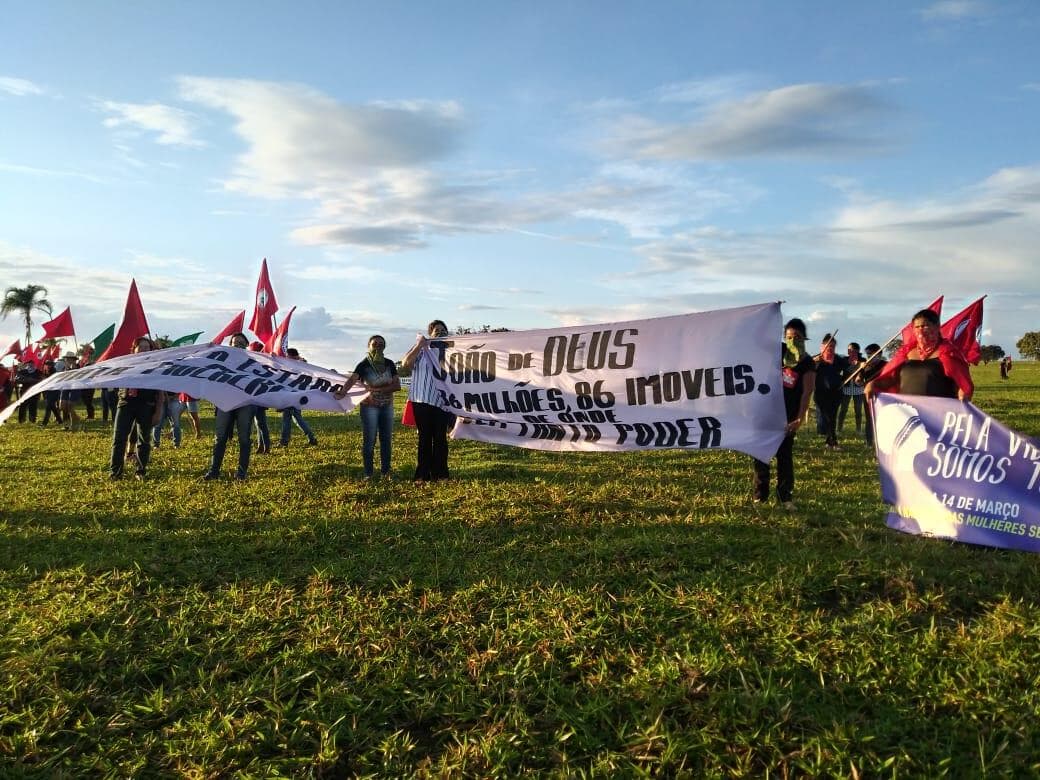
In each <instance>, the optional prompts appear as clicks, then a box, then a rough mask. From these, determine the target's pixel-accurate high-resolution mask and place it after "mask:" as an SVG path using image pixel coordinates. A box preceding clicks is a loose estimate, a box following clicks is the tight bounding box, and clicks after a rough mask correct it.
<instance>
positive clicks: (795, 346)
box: [784, 336, 805, 368]
mask: <svg viewBox="0 0 1040 780" xmlns="http://www.w3.org/2000/svg"><path fill="white" fill-rule="evenodd" d="M784 345H785V346H786V347H787V349H785V350H784V365H785V366H787V367H788V368H794V367H795V366H796V365H798V361H800V360H801V359H802V357H803V356H804V355H805V339H803V338H802V337H801V336H793V337H791V338H789V339H784Z"/></svg>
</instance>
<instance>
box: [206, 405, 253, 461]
mask: <svg viewBox="0 0 1040 780" xmlns="http://www.w3.org/2000/svg"><path fill="white" fill-rule="evenodd" d="M255 414H256V413H255V411H254V408H253V405H252V404H248V405H246V406H240V407H238V408H237V409H232V410H231V411H230V412H225V411H224V410H223V409H217V434H216V437H215V438H214V439H213V459H212V460H211V461H210V464H209V473H210V474H214V475H216V474H219V473H220V464H221V463H223V462H224V450H225V449H226V448H227V443H228V440H229V439H230V438H231V432H232V431H233V430H235V429H237V430H238V471H236V472H235V476H236V477H238V478H239V479H245V478H246V474H247V473H248V472H249V454H250V450H251V449H252V444H251V443H250V439H249V437H250V434H251V433H252V432H253V416H254V415H255Z"/></svg>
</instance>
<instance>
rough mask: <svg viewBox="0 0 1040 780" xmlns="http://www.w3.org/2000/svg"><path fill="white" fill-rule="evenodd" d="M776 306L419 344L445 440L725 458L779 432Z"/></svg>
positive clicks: (775, 443) (767, 442)
mask: <svg viewBox="0 0 1040 780" xmlns="http://www.w3.org/2000/svg"><path fill="white" fill-rule="evenodd" d="M780 330H781V329H780V305H779V304H777V303H768V304H761V305H758V306H745V307H742V308H738V309H726V310H722V311H713V312H702V313H700V314H685V315H681V316H676V317H659V318H657V319H649V320H633V321H630V322H615V323H607V324H604V325H583V326H574V327H569V328H556V329H553V330H531V331H519V332H504V333H480V334H476V335H470V336H455V337H448V338H444V339H435V340H431V341H428V342H427V343H426V347H424V349H426V350H427V355H426V359H428V360H432V361H433V365H435V366H436V369H435V371H434V375H435V381H434V384H435V387H436V390H437V392H438V393H439V395H440V401H439V404H440V406H441V408H443V409H444V410H446V411H449V412H451V413H453V414H455V415H456V416H457V418H458V420H457V422H456V424H455V428H454V430H453V432H452V436H453V437H454V438H457V439H475V440H477V441H488V442H494V443H497V444H511V445H514V446H519V447H530V448H533V449H543V450H607V451H617V450H638V449H660V448H682V449H732V450H739V451H740V452H746V453H748V454H749V455H753V456H754V457H756V458H759V459H762V460H768V459H769V458H771V457H772V456H773V454H774V453H775V452H776V450H777V447H779V446H780V442H781V441H782V440H783V438H784V426H785V425H786V423H787V419H786V416H785V414H784V402H783V395H782V390H781V382H780V341H779V334H780Z"/></svg>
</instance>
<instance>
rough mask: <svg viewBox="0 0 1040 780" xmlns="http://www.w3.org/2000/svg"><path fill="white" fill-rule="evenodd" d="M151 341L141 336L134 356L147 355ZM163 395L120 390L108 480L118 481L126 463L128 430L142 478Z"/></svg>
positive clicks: (139, 476)
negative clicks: (132, 440) (133, 433)
mask: <svg viewBox="0 0 1040 780" xmlns="http://www.w3.org/2000/svg"><path fill="white" fill-rule="evenodd" d="M152 346H153V345H152V340H151V339H150V338H148V337H147V336H141V337H140V338H138V339H137V341H135V342H134V346H133V353H134V354H135V355H136V354H138V353H140V352H150V351H151V350H152ZM165 398H166V394H165V393H164V392H163V391H162V390H143V389H136V388H121V389H120V390H119V395H118V401H117V402H116V415H115V425H113V427H112V455H111V457H110V458H109V478H110V479H121V478H122V476H123V464H124V461H125V460H126V443H127V441H128V440H129V438H130V433H131V431H136V441H135V444H136V447H135V451H134V455H133V458H134V461H135V464H136V469H135V474H134V476H136V477H137V478H138V479H144V476H145V471H146V470H147V468H148V456H149V454H150V453H151V445H152V426H153V425H155V423H157V422H158V421H159V420H158V418H159V414H160V413H161V409H162V404H163V402H164V401H165Z"/></svg>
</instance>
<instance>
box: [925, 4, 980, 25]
mask: <svg viewBox="0 0 1040 780" xmlns="http://www.w3.org/2000/svg"><path fill="white" fill-rule="evenodd" d="M988 11H989V7H988V5H987V4H986V3H984V2H981V0H939V2H936V3H932V4H931V5H930V6H928V7H927V8H923V9H921V18H922V19H924V20H925V21H928V22H951V21H959V20H961V19H970V18H974V17H979V16H984V15H985V14H986V13H987V12H988Z"/></svg>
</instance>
